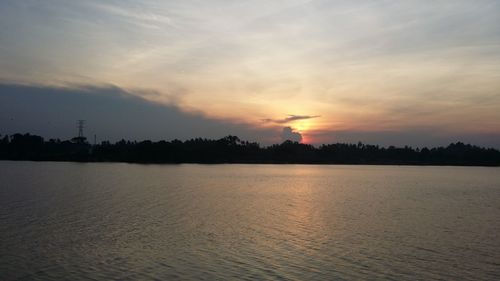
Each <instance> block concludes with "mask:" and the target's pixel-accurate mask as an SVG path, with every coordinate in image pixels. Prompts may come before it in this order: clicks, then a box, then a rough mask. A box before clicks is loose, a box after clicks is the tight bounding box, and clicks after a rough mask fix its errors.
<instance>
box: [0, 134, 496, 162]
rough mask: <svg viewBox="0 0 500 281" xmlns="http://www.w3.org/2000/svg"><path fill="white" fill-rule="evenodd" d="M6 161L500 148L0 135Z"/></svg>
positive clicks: (345, 156)
mask: <svg viewBox="0 0 500 281" xmlns="http://www.w3.org/2000/svg"><path fill="white" fill-rule="evenodd" d="M0 159H4V160H37V161H38V160H48V161H83V162H86V161H93V162H104V161H106V162H136V163H308V164H410V165H483V166H499V165H500V151H498V150H496V149H492V148H481V147H478V146H473V145H470V144H463V143H461V142H458V143H452V144H450V145H448V146H447V147H437V148H430V149H429V148H422V149H419V148H417V149H414V148H411V147H408V146H405V147H393V146H390V147H379V146H377V145H367V144H363V143H358V144H346V143H335V144H325V145H321V146H320V147H314V146H312V145H309V144H301V143H297V142H291V141H285V142H283V143H281V144H274V145H271V146H268V147H262V146H260V145H259V144H258V143H254V142H247V141H242V140H240V139H239V138H238V137H235V136H227V137H224V138H222V139H218V140H209V139H201V138H197V139H191V140H187V141H180V140H173V141H158V142H152V141H149V140H146V141H141V142H136V141H134V142H131V141H125V140H121V141H119V142H116V143H110V142H107V141H105V142H102V143H101V144H98V145H90V144H89V143H87V142H86V140H85V139H84V138H73V139H72V140H65V141H61V140H59V139H57V140H54V139H50V140H48V141H45V140H44V139H43V138H42V137H40V136H35V135H30V134H24V135H22V134H15V135H12V136H4V137H0Z"/></svg>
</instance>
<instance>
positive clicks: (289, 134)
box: [281, 127, 302, 142]
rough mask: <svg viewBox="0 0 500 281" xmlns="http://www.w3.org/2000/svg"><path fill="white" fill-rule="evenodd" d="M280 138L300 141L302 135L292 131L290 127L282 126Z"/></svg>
mask: <svg viewBox="0 0 500 281" xmlns="http://www.w3.org/2000/svg"><path fill="white" fill-rule="evenodd" d="M281 139H282V140H283V141H286V140H291V141H296V142H301V141H302V135H301V134H300V133H299V132H294V131H293V129H292V127H284V128H283V132H282V133H281Z"/></svg>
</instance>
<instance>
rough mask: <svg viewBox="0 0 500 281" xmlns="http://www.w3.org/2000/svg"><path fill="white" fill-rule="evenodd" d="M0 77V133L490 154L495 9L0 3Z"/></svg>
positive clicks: (498, 140) (499, 124) (496, 63)
mask: <svg viewBox="0 0 500 281" xmlns="http://www.w3.org/2000/svg"><path fill="white" fill-rule="evenodd" d="M0 84H1V85H0V99H1V100H2V101H3V102H2V104H0V110H1V111H0V134H11V133H14V132H19V131H21V132H24V131H26V132H38V133H39V134H41V135H44V136H46V137H68V136H72V135H74V134H75V133H76V125H75V124H76V120H77V119H85V120H87V128H86V130H87V132H88V134H90V135H92V134H98V135H99V136H101V137H102V138H103V139H110V140H116V139H120V138H125V139H147V138H150V139H155V138H158V139H175V138H180V139H182V138H190V137H214V138H215V137H223V136H225V135H229V134H232V135H235V134H237V135H241V136H243V137H245V138H246V139H249V140H252V141H259V142H261V143H264V144H269V143H275V142H280V141H283V140H284V139H292V140H297V141H302V142H305V143H312V144H320V143H332V142H358V141H362V142H367V143H374V144H381V145H406V144H408V145H412V146H436V145H446V144H448V143H450V142H455V141H465V142H471V143H474V144H478V145H483V146H494V147H500V1H498V0H491V1H488V0H477V1H470V0H447V1H439V0H436V1H430V0H428V1H426V0H408V1H396V0H394V1H376V0H371V1H363V0H359V1H347V0H316V1H315V0H288V1H284V0H274V1H267V0H252V1H235V0H204V1H201V0H200V1H189V0H185V1H168V0H163V1H161V0H146V1H127V0H120V1H118V0H117V1H94V0H87V1H62V0H61V1H58V0H46V1H35V0H23V1H15V0H11V1H9V0H1V1H0ZM54 97H57V98H56V99H55V100H54ZM82 99H83V100H85V102H82V103H81V104H78V103H75V101H77V100H82ZM49 101H50V102H49ZM104 101H106V102H104ZM101 102H103V104H106V105H107V107H106V110H102V112H100V113H99V114H97V113H96V112H94V111H93V105H95V104H99V103H101ZM107 102H109V103H107ZM72 106H73V107H72ZM62 108H73V110H63V109H62ZM150 111H151V112H150ZM44 112H45V113H44ZM47 112H50V113H51V114H47ZM138 112H145V113H141V114H138ZM174 113H175V114H174ZM174 115H175V117H174ZM119 116H121V117H120V118H119ZM126 120H129V121H126ZM131 120H133V121H131ZM172 120H177V121H175V122H173V121H172ZM42 121H43V122H42ZM124 123H125V124H126V125H127V126H124ZM44 124H45V125H44ZM47 124H50V126H49V125H47ZM166 124H168V125H166ZM122 127H123V129H120V130H119V129H117V128H122ZM204 128H205V129H204Z"/></svg>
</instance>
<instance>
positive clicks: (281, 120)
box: [262, 114, 320, 124]
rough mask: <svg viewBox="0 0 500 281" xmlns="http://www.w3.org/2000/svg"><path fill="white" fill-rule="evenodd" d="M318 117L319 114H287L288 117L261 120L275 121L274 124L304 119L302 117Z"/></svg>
mask: <svg viewBox="0 0 500 281" xmlns="http://www.w3.org/2000/svg"><path fill="white" fill-rule="evenodd" d="M318 117H320V116H319V115H293V114H291V115H288V117H286V118H283V119H270V118H266V119H262V121H264V122H267V123H276V124H285V123H288V122H292V121H297V120H304V119H312V118H318Z"/></svg>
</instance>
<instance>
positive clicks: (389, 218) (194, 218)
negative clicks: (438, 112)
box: [0, 161, 500, 280]
mask: <svg viewBox="0 0 500 281" xmlns="http://www.w3.org/2000/svg"><path fill="white" fill-rule="evenodd" d="M499 175H500V173H499V169H498V168H469V167H397V166H314V165H130V164H77V163H35V162H6V161H4V162H0V178H1V179H2V184H1V188H0V222H1V224H0V238H1V241H2V247H1V249H0V277H1V279H2V280H15V279H26V280H32V279H43V280H60V279H71V280H84V279H85V280H86V279H103V280H109V279H120V280H123V279H130V280H135V279H193V280H195V279H208V280H214V279H234V278H239V279H246V280H253V279H275V280H320V279H322V280H324V279H394V280H396V279H397V280H401V279H426V280H429V279H460V280H480V279H484V280H492V279H498V278H500V264H499V263H498V260H500V256H499V254H498V253H499V252H500V239H499V238H498V233H500V221H499V220H498V218H499V217H500V207H499V206H500V204H499V203H500V176H499Z"/></svg>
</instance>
